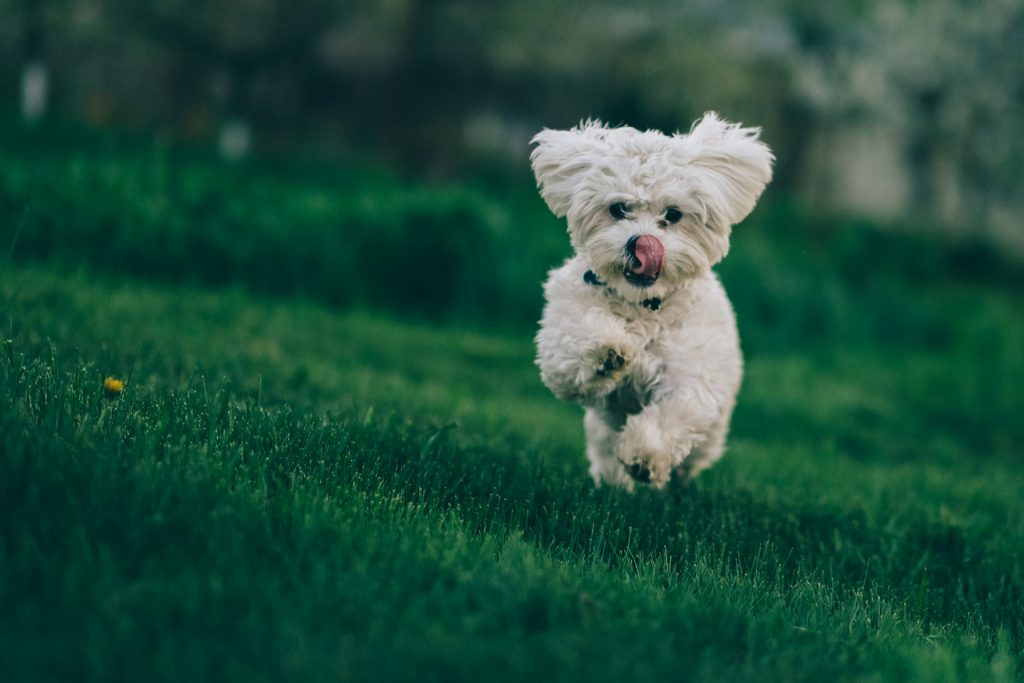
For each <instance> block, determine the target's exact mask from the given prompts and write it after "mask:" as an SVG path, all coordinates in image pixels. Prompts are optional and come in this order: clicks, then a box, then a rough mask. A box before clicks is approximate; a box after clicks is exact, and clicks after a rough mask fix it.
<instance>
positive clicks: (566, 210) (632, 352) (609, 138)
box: [530, 113, 774, 490]
mask: <svg viewBox="0 0 1024 683" xmlns="http://www.w3.org/2000/svg"><path fill="white" fill-rule="evenodd" d="M759 133H760V131H759V129H757V128H743V127H741V126H739V125H737V124H732V123H728V122H726V121H724V120H722V119H720V118H719V117H718V116H717V115H716V114H714V113H708V114H705V115H704V117H703V118H702V119H701V120H699V121H697V122H696V123H695V124H694V125H693V127H692V128H691V130H690V132H689V133H687V134H678V133H677V134H675V135H671V136H669V135H664V134H662V133H660V132H658V131H644V132H642V131H639V130H636V129H634V128H629V127H621V128H608V127H606V126H604V125H603V124H601V123H600V122H597V121H587V122H585V123H582V124H581V125H580V126H578V127H576V128H573V129H572V130H544V131H542V132H540V133H538V134H537V135H536V136H535V137H534V139H533V142H534V143H535V144H536V147H535V148H534V150H533V153H532V154H531V155H530V161H531V162H532V165H533V171H534V174H535V176H536V178H537V184H538V186H539V187H540V193H541V196H542V197H543V198H544V201H545V202H547V205H548V207H550V209H551V210H552V211H553V212H554V213H555V215H557V216H560V217H562V216H564V217H567V218H568V228H569V236H570V239H571V242H572V246H573V248H574V249H575V251H576V254H575V256H573V257H572V258H571V259H569V260H568V261H567V262H566V263H565V264H564V265H562V266H561V267H559V268H556V269H554V270H552V271H551V272H550V273H549V275H548V280H547V283H546V284H545V286H544V292H545V295H546V297H547V304H546V305H545V308H544V315H543V318H542V320H541V327H540V331H539V332H538V333H537V340H536V341H537V364H538V365H539V366H540V369H541V378H542V379H543V381H544V383H545V384H546V385H547V386H548V387H549V388H550V389H551V391H553V392H554V394H555V395H556V396H558V397H559V398H561V399H564V400H568V401H575V402H578V403H580V404H581V405H582V406H584V408H585V409H586V415H585V418H584V425H585V429H586V434H587V457H588V458H589V460H590V473H591V475H592V476H593V477H594V481H595V483H597V484H600V483H601V482H602V481H604V482H608V483H610V484H614V485H619V486H623V487H626V488H628V489H629V490H633V486H634V480H641V481H649V482H650V483H651V484H652V485H654V486H657V487H662V486H664V485H665V484H666V483H667V482H668V480H669V478H670V476H671V474H672V472H673V470H677V471H680V473H681V475H682V476H683V477H685V478H692V477H693V476H695V475H696V474H698V473H699V472H700V471H702V470H704V469H705V468H707V467H709V466H710V465H712V464H713V463H714V462H715V461H716V460H718V458H719V457H721V455H722V451H723V449H724V446H725V437H726V433H727V431H728V428H729V419H730V417H731V415H732V410H733V406H734V405H735V401H736V394H737V392H738V390H739V386H740V379H741V376H742V373H743V359H742V356H741V355H740V348H739V337H738V335H737V332H736V320H735V317H734V314H733V310H732V305H731V304H730V303H729V299H728V298H727V297H726V294H725V290H724V289H723V288H722V285H721V284H720V283H719V281H718V278H717V277H716V276H715V274H714V273H713V272H712V271H711V267H712V266H713V265H715V264H716V263H718V262H719V261H720V260H721V259H722V258H723V257H724V256H725V255H726V253H727V252H728V250H729V235H730V232H731V229H732V226H733V225H734V224H736V223H738V222H739V221H741V220H743V218H745V217H746V216H747V214H749V213H750V211H751V210H752V209H753V208H754V204H755V202H756V201H757V198H758V197H759V196H760V194H761V192H762V191H763V190H764V187H765V185H766V184H767V183H768V181H769V180H770V179H771V175H772V162H773V161H774V157H773V156H772V153H771V151H770V150H769V149H768V147H767V146H766V145H765V144H764V143H762V142H760V141H759V140H758V136H759ZM620 202H621V203H623V204H624V205H625V206H626V208H627V213H626V215H625V217H623V218H619V219H616V218H615V217H614V216H613V215H612V212H610V210H609V207H611V206H612V205H613V204H616V203H620ZM670 207H675V208H676V209H678V210H679V211H681V212H682V218H681V219H680V220H678V221H677V222H675V223H671V222H670V221H669V220H667V217H672V216H673V214H666V211H667V209H669V208H670ZM636 235H653V236H654V237H656V238H657V240H658V241H660V242H661V243H662V244H663V246H664V260H663V265H662V267H661V271H660V275H658V276H657V279H656V280H655V281H654V282H653V283H651V282H644V283H642V285H640V284H631V280H629V279H627V277H626V273H627V271H628V270H629V264H630V258H631V257H630V256H629V254H628V252H627V247H626V245H627V243H628V242H629V241H630V238H632V237H634V236H636ZM648 239H649V238H648ZM587 271H591V273H593V275H594V276H596V280H597V282H598V284H593V282H594V280H595V278H593V277H589V276H588V278H587V279H589V280H590V282H586V281H585V277H584V276H585V274H586V273H587ZM633 282H635V280H634V281H633ZM652 300H658V303H659V304H660V305H659V306H658V308H657V310H651V309H652V308H653V306H651V305H650V302H651V301H652ZM644 302H647V304H646V305H645V304H644Z"/></svg>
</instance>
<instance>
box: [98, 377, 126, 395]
mask: <svg viewBox="0 0 1024 683" xmlns="http://www.w3.org/2000/svg"><path fill="white" fill-rule="evenodd" d="M122 391H124V382H122V381H121V380H119V379H114V378H113V377H108V378H106V379H105V380H103V393H105V394H106V395H107V398H117V397H118V396H120V395H121V392H122Z"/></svg>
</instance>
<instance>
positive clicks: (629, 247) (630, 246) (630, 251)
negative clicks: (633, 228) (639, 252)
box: [626, 235, 640, 258]
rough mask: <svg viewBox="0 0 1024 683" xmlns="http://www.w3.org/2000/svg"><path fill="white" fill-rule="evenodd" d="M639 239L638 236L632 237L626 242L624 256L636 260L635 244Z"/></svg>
mask: <svg viewBox="0 0 1024 683" xmlns="http://www.w3.org/2000/svg"><path fill="white" fill-rule="evenodd" d="M639 239H640V235H633V236H632V237H630V238H629V241H628V242H626V254H627V255H628V256H629V258H636V242H637V240H639Z"/></svg>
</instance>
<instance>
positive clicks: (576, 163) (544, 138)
mask: <svg viewBox="0 0 1024 683" xmlns="http://www.w3.org/2000/svg"><path fill="white" fill-rule="evenodd" d="M607 132H608V129H607V128H605V127H604V125H603V124H602V123H601V122H600V121H594V120H587V121H584V122H583V123H581V124H580V125H579V126H577V127H575V128H573V129H572V130H550V129H547V128H546V129H544V130H542V131H541V132H539V133H537V135H535V136H534V137H533V140H531V144H534V145H537V146H536V147H535V148H534V149H533V151H532V152H531V153H530V165H531V166H532V167H533V175H534V177H536V178H537V187H539V188H540V195H541V197H543V198H544V201H545V202H547V205H548V208H549V209H551V212H552V213H554V214H555V215H556V216H558V217H559V218H561V217H563V216H565V215H566V214H567V213H568V212H569V208H570V206H571V205H572V195H573V193H574V192H575V190H576V186H577V185H578V184H579V182H580V180H581V179H582V177H583V176H584V175H585V174H586V172H587V171H588V170H589V169H590V168H591V167H592V165H593V164H594V162H595V160H597V159H598V158H599V150H600V149H601V148H602V146H603V141H604V138H605V135H606V134H607Z"/></svg>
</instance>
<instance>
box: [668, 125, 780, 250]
mask: <svg viewBox="0 0 1024 683" xmlns="http://www.w3.org/2000/svg"><path fill="white" fill-rule="evenodd" d="M760 134H761V129H760V128H744V127H742V126H740V125H739V124H736V123H729V122H728V121H725V120H723V119H720V118H719V117H718V115H717V114H715V113H714V112H708V113H706V114H705V115H704V118H702V119H700V120H699V121H697V122H696V123H694V124H693V128H691V129H690V132H689V134H687V135H677V136H676V139H677V140H678V141H679V144H682V145H684V146H685V147H686V148H687V152H688V155H687V156H689V155H691V154H692V155H693V156H692V157H690V160H689V165H690V166H691V167H696V168H699V169H701V170H702V171H703V173H701V175H700V176H699V178H698V182H699V183H700V184H701V186H702V190H703V194H704V199H705V201H706V202H708V214H709V215H708V220H709V221H713V222H714V223H715V224H716V225H715V227H718V228H720V229H723V230H728V229H729V228H730V227H731V226H733V225H735V224H737V223H739V222H740V221H742V220H743V219H744V218H746V217H747V215H748V214H749V213H750V212H751V211H753V209H754V204H756V203H757V199H758V197H760V196H761V192H763V191H764V187H765V185H767V184H768V181H769V180H771V178H772V163H773V162H774V161H775V155H773V154H772V151H771V150H770V149H769V148H768V145H766V144H764V143H763V142H761V141H760V140H759V139H758V138H759V137H760Z"/></svg>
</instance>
